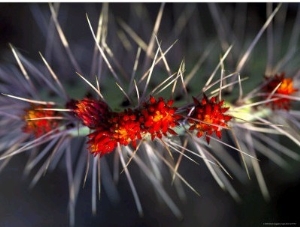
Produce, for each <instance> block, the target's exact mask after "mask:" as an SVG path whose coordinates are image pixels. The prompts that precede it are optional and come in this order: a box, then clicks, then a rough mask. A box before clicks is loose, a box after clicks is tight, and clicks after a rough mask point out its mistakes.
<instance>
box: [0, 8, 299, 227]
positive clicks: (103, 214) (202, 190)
mask: <svg viewBox="0 0 300 227" xmlns="http://www.w3.org/2000/svg"><path fill="white" fill-rule="evenodd" d="M160 6H161V5H160V4H159V3H148V4H137V3H131V4H129V3H113V4H110V5H109V11H110V15H112V16H111V18H113V19H112V20H113V21H112V25H111V26H110V27H109V29H110V31H109V32H111V36H109V37H111V39H110V40H109V41H108V42H109V44H110V47H111V48H112V50H113V51H115V52H114V53H115V54H116V55H119V56H124V62H122V63H124V65H126V61H128V62H130V61H131V62H132V60H133V59H134V58H135V51H132V54H130V53H131V52H129V55H125V54H126V51H125V50H124V49H122V48H121V47H120V44H119V43H120V41H118V38H117V37H113V34H114V33H115V34H116V31H117V30H118V29H119V28H120V25H119V24H118V23H117V19H116V18H121V20H123V21H125V22H126V23H128V24H129V25H131V26H132V28H133V29H134V31H136V32H137V33H138V34H139V35H140V37H141V38H142V39H144V40H145V41H149V36H150V35H149V34H151V31H152V29H153V24H154V22H155V18H156V16H157V13H158V11H159V8H160ZM217 6H218V9H219V10H221V11H220V12H222V14H220V15H223V16H226V18H227V20H228V24H230V25H232V26H233V27H234V28H235V29H236V30H234V32H235V33H234V34H238V32H240V33H239V34H238V35H240V36H241V37H242V38H240V39H237V40H238V41H237V43H236V45H237V46H238V45H240V50H238V49H237V50H236V51H237V52H238V51H241V50H244V49H245V47H247V45H249V40H250V41H251V40H252V39H253V37H254V36H255V34H256V33H257V32H258V31H259V29H260V28H261V26H262V25H263V23H264V22H265V20H266V5H265V4H263V3H249V4H244V3H236V4H229V3H226V4H225V3H223V4H217ZM284 7H286V9H287V11H286V12H287V14H286V15H287V20H286V22H285V23H286V27H285V28H286V29H290V28H291V24H292V23H293V22H294V21H295V18H296V17H297V10H298V7H299V4H295V3H294V4H289V5H286V6H284ZM101 8H102V4H74V3H68V4H65V3H63V4H61V6H60V11H59V21H60V22H61V26H62V28H63V31H64V32H65V34H66V37H67V39H68V40H69V42H70V44H71V48H72V49H73V50H74V52H75V55H76V57H77V59H78V62H79V63H80V65H81V66H82V68H83V71H88V67H89V65H90V62H86V61H87V60H86V57H85V56H86V54H85V53H86V52H88V51H91V50H92V48H93V44H94V43H93V39H92V36H91V32H90V30H89V27H88V24H87V21H86V13H87V14H88V15H89V18H90V19H91V22H92V24H93V25H95V26H96V24H97V20H98V16H99V13H100V12H101ZM138 9H139V10H140V11H139V10H138ZM38 12H42V13H43V15H45V18H48V19H49V16H50V10H49V6H48V4H33V3H30V4H29V3H28V4H24V3H18V4H17V3H15V4H12V3H1V4H0V34H1V36H0V51H1V55H0V60H1V63H2V64H6V62H8V61H11V62H14V59H13V58H12V54H11V52H10V49H9V47H8V43H12V44H13V45H14V46H15V47H16V48H17V49H18V50H19V51H20V52H21V53H22V54H24V55H25V56H26V57H28V58H30V59H32V60H33V61H35V60H38V59H39V55H38V52H39V51H41V52H42V53H43V52H44V50H45V48H46V43H45V40H46V36H47V33H46V32H45V30H46V27H45V26H44V27H43V23H44V22H43V20H42V17H40V15H39V14H38ZM241 12H247V17H246V20H245V24H244V25H243V26H244V28H243V29H241V28H240V27H239V26H241V25H239V23H238V22H239V19H240V18H243V16H244V15H240V14H242V13H241ZM239 13H240V14H239ZM298 16H299V15H298ZM138 17H140V18H143V21H142V22H141V21H136V18H138ZM39 18H40V19H41V20H40V21H38V23H37V20H39ZM45 18H44V19H45ZM179 18H180V19H181V21H179V20H178V19H179ZM184 20H186V21H184ZM45 23H46V22H45ZM235 26H236V27H235ZM299 26H300V24H299ZM43 29H44V30H43ZM218 32H220V30H218V28H216V25H215V24H214V22H213V18H212V16H211V11H210V10H209V7H208V6H207V4H204V3H195V4H192V3H188V4H183V3H167V4H166V5H165V8H164V13H163V17H162V23H161V26H160V29H159V32H158V39H159V40H162V45H164V46H166V47H168V46H170V45H171V44H172V43H173V42H174V41H175V40H177V39H178V43H177V44H176V45H175V46H174V50H172V53H171V55H168V57H169V58H168V60H169V63H170V64H171V67H173V69H174V71H175V70H177V69H178V67H179V65H180V62H181V61H182V59H183V58H184V59H185V61H186V70H187V71H189V70H191V68H192V66H193V65H194V64H195V62H197V61H198V60H199V57H200V56H201V53H202V52H203V51H204V50H205V48H206V47H207V45H209V44H211V43H213V42H216V43H219V36H218ZM226 34H227V33H226ZM285 35H286V36H287V37H290V35H291V32H290V33H285ZM224 39H225V36H224ZM228 40H229V41H230V38H228ZM262 40H264V39H262ZM114 42H115V43H116V45H113V44H114ZM265 42H266V41H262V42H261V43H259V44H258V45H260V46H261V47H265V46H266V43H265ZM284 45H285V44H284V43H283V46H284ZM216 46H217V47H216V48H215V49H213V51H212V52H211V56H210V57H208V61H207V64H205V65H204V69H201V70H203V71H201V70H200V71H201V72H202V73H205V72H211V71H212V70H213V69H214V66H215V65H216V64H217V62H218V61H219V57H220V54H221V53H223V52H224V51H223V49H222V47H221V45H219V44H217V45H216ZM55 47H59V45H58V44H57V45H56V46H55ZM295 48H296V47H295ZM297 48H298V47H297ZM257 49H258V50H257V52H256V53H254V54H258V56H260V55H259V54H262V53H264V49H261V48H257ZM53 56H55V55H54V54H53ZM237 57H238V54H236V55H233V61H234V59H236V58H237ZM61 58H62V56H59V57H58V59H61ZM118 58H119V57H118ZM125 58H126V59H125ZM127 58H128V59H127ZM252 59H254V60H252V61H250V62H249V65H250V66H251V64H252V65H255V69H253V68H254V67H250V66H249V67H248V68H246V69H245V74H249V73H252V74H256V72H258V73H257V77H258V78H260V77H262V76H263V73H264V70H265V62H266V60H265V59H261V60H257V58H255V57H253V58H252ZM52 61H53V62H52V63H53V67H54V68H56V69H57V71H64V70H65V68H60V66H61V65H63V64H64V67H66V68H67V67H69V68H70V63H66V64H65V63H62V62H60V61H56V59H52ZM253 61H259V64H255V63H253ZM230 67H231V65H230V63H229V64H228V68H229V70H232V71H234V68H233V67H232V68H230ZM131 68H132V67H131V65H130V67H129V69H128V70H130V69H131ZM252 69H253V71H251V70H252ZM254 70H255V71H254ZM125 71H126V68H125ZM64 72H65V71H64ZM74 72H75V70H73V71H72V72H65V73H74ZM195 80H197V78H196V79H195ZM252 86H255V84H253V85H252ZM190 89H191V92H197V91H196V88H194V87H191V88H190ZM286 143H287V144H286V145H287V146H288V145H289V144H288V143H290V141H287V142H286ZM294 150H295V151H298V152H299V147H295V148H294ZM27 158H28V155H27V154H20V155H17V156H16V157H14V158H13V159H12V160H11V161H10V163H9V165H8V166H7V167H6V168H5V169H3V170H2V172H1V174H0V184H1V187H0V226H1V227H2V226H3V227H18V226H23V227H39V226H44V227H46V226H47V227H48V226H49V227H50V226H68V207H67V206H68V198H69V191H68V182H67V175H66V171H64V162H62V163H60V165H59V168H56V169H54V170H53V171H52V172H49V173H46V174H45V176H44V177H42V178H41V180H40V181H39V182H38V184H37V185H36V186H35V187H34V188H32V189H29V184H30V181H31V177H32V176H33V175H32V176H28V177H26V178H24V177H23V170H24V166H25V164H26V160H27ZM260 158H261V167H262V172H263V174H264V177H265V179H266V183H267V185H268V188H269V191H270V194H271V201H270V202H266V201H265V200H264V199H263V197H262V195H261V192H260V190H259V187H258V184H257V182H256V179H255V178H253V179H251V180H249V182H248V184H246V185H244V184H241V183H239V182H237V181H235V180H234V179H233V180H232V184H233V185H234V186H235V187H236V189H237V191H238V193H239V194H240V196H241V198H242V201H241V202H240V203H237V202H236V201H234V200H233V199H232V198H231V196H230V195H229V194H228V193H227V192H224V191H223V190H222V189H221V188H219V186H218V185H217V183H216V182H215V181H214V179H213V178H212V176H211V174H210V173H209V171H208V170H207V168H206V166H205V165H204V163H200V165H195V164H193V163H191V162H189V161H187V160H184V161H183V162H182V165H181V167H180V172H181V174H182V175H183V176H184V177H185V179H186V180H187V181H188V182H189V183H190V184H191V185H192V186H193V187H194V188H195V189H196V190H197V191H198V192H199V194H200V197H199V196H197V195H196V194H195V193H193V192H192V191H191V190H190V189H188V188H187V187H185V186H184V191H185V193H186V201H181V200H179V198H178V195H177V194H176V191H175V189H174V187H172V186H171V178H170V174H169V173H167V171H166V174H165V175H166V180H165V186H166V188H167V189H168V192H169V193H170V195H171V197H172V198H173V199H174V201H175V202H176V204H177V205H178V207H179V208H180V210H181V211H182V213H183V217H184V218H183V219H182V220H178V219H177V218H176V217H175V216H174V215H173V214H172V212H171V211H170V210H169V209H168V207H166V205H164V204H163V203H160V202H159V201H158V199H157V195H156V194H155V193H154V192H153V189H152V188H151V187H152V186H151V185H150V183H149V182H147V180H146V181H145V180H143V178H142V177H141V175H140V174H138V173H137V172H138V169H137V167H136V166H134V165H133V167H132V170H131V173H132V174H133V179H135V185H136V187H137V191H138V193H139V196H140V199H141V202H142V206H143V209H144V216H143V217H140V216H139V215H138V212H137V210H136V206H135V203H134V199H133V196H132V193H131V190H130V187H129V185H128V182H127V180H126V177H125V176H124V174H123V175H121V177H120V181H119V183H118V187H117V188H118V192H119V194H120V202H119V203H112V202H111V201H110V200H109V199H108V197H107V195H106V193H105V192H103V193H102V194H101V200H100V201H99V202H98V211H97V214H96V215H95V216H93V215H92V213H91V182H90V181H88V182H87V184H86V185H85V187H84V188H83V189H82V190H81V191H80V193H79V197H78V201H77V205H76V225H75V226H78V227H79V226H112V227H127V226H132V227H143V226H145V227H152V226H153V227H154V226H155V227H157V226H162V227H164V226H174V227H176V226H178V227H179V226H181V227H183V226H189V227H193V226H195V227H197V226H204V227H205V226H224V227H225V226H228V227H231V226H232V227H234V226H236V227H238V226H249V227H251V226H262V225H263V223H297V224H298V225H299V224H300V216H299V212H298V209H297V205H298V204H299V202H300V199H299V198H300V196H299V191H300V167H299V162H296V161H293V160H289V162H290V163H291V166H292V168H290V169H288V170H283V169H281V168H280V167H278V166H275V165H274V164H273V163H270V161H269V160H267V159H266V158H264V157H260ZM202 164H203V165H202ZM135 170H136V171H135ZM135 175H137V176H136V178H135V177H134V176H135Z"/></svg>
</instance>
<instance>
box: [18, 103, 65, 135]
mask: <svg viewBox="0 0 300 227" xmlns="http://www.w3.org/2000/svg"><path fill="white" fill-rule="evenodd" d="M51 107H52V106H51V105H47V106H44V105H37V104H32V105H31V106H30V107H29V108H27V109H25V114H24V115H23V119H24V120H25V121H26V124H25V125H24V126H23V127H22V130H23V132H26V133H33V134H34V136H35V137H36V138H38V137H40V136H42V135H44V134H45V133H47V132H50V131H51V130H53V129H55V128H57V127H58V125H59V124H58V121H57V120H56V119H55V118H56V117H59V116H60V115H59V113H58V112H56V111H53V110H42V109H43V108H51Z"/></svg>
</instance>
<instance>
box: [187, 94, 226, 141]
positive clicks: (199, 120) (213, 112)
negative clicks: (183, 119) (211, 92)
mask: <svg viewBox="0 0 300 227" xmlns="http://www.w3.org/2000/svg"><path fill="white" fill-rule="evenodd" d="M193 99H194V104H195V106H194V110H193V112H192V113H191V115H190V118H189V120H188V121H189V123H190V124H191V126H190V128H189V130H190V131H194V130H195V131H197V137H201V136H202V135H203V134H204V133H205V134H206V141H207V143H209V141H210V138H209V137H208V136H207V135H212V134H213V133H215V134H216V135H217V136H218V137H219V138H221V136H222V135H221V131H222V128H223V127H227V122H228V121H229V120H230V119H231V118H232V117H231V116H229V115H225V114H224V113H225V112H226V111H227V110H228V109H229V108H227V107H223V104H224V100H222V101H220V102H218V101H217V96H216V97H212V98H211V99H208V98H207V97H206V95H205V94H203V98H202V100H201V102H200V101H198V100H197V99H196V98H194V97H193Z"/></svg>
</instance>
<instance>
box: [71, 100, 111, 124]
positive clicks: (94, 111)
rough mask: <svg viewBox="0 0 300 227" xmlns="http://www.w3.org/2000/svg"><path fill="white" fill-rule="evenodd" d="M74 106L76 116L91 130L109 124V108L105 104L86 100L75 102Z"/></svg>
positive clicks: (99, 101)
mask: <svg viewBox="0 0 300 227" xmlns="http://www.w3.org/2000/svg"><path fill="white" fill-rule="evenodd" d="M73 106H74V113H75V116H76V117H78V118H79V119H80V120H81V121H82V123H83V124H84V125H85V126H87V127H89V128H90V129H96V128H99V127H103V125H105V124H106V123H107V117H108V114H109V107H108V105H107V104H106V103H105V102H103V101H101V100H94V99H90V98H84V99H83V100H80V101H75V105H73Z"/></svg>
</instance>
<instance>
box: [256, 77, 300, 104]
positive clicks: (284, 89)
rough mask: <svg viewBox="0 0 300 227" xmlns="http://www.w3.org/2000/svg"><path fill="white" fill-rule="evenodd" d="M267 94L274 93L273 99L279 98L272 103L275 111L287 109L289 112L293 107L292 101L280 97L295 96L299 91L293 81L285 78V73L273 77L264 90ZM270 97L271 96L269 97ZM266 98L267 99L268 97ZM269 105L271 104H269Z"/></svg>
mask: <svg viewBox="0 0 300 227" xmlns="http://www.w3.org/2000/svg"><path fill="white" fill-rule="evenodd" d="M262 90H263V91H264V92H266V93H272V92H274V91H275V92H274V94H273V95H272V97H274V98H278V99H277V100H274V101H272V102H271V103H270V105H271V106H272V108H273V109H286V110H289V108H290V106H291V100H290V99H288V98H282V97H280V96H278V95H293V94H294V93H295V92H297V91H298V89H295V88H294V84H293V79H292V78H285V73H284V72H283V73H281V74H280V75H279V74H276V75H275V76H274V77H272V78H271V79H270V80H269V81H268V83H267V84H266V85H265V86H264V87H263V88H262ZM268 96H269V95H268ZM268 96H266V97H268ZM268 104H269V103H268Z"/></svg>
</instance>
